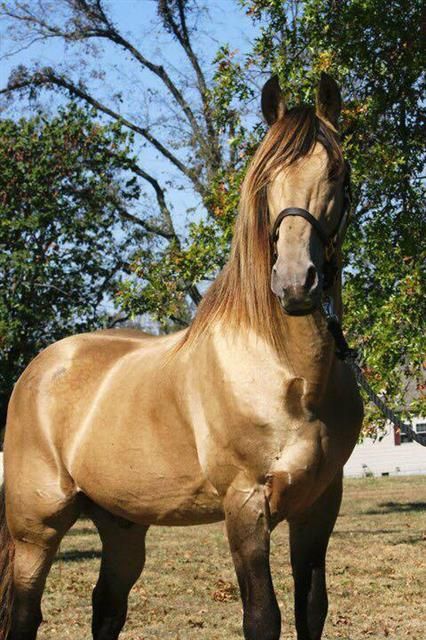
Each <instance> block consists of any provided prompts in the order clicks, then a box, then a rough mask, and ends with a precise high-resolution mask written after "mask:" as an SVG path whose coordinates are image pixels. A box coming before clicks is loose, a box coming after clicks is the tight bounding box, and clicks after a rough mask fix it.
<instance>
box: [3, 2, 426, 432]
mask: <svg viewBox="0 0 426 640" xmlns="http://www.w3.org/2000/svg"><path fill="white" fill-rule="evenodd" d="M240 5H241V6H242V7H244V9H245V11H246V13H247V14H248V16H249V17H250V18H251V19H252V20H253V23H254V25H255V27H256V29H257V36H256V38H255V39H254V41H253V45H252V48H251V51H249V53H248V54H247V55H241V54H239V52H238V51H235V50H234V49H232V47H231V46H229V45H227V44H225V43H224V44H223V45H222V46H220V48H219V50H218V51H217V55H216V57H215V60H214V63H213V68H210V67H209V66H206V65H205V64H203V60H202V57H201V56H200V55H199V54H198V53H197V50H198V51H199V50H201V47H202V42H201V36H200V34H199V33H198V32H197V29H196V23H197V18H198V17H199V14H200V11H202V10H203V6H204V5H202V4H201V5H197V4H196V2H191V1H190V0H159V1H158V3H157V7H158V15H159V19H160V22H161V25H162V28H163V30H164V32H165V33H167V34H168V35H169V37H170V38H171V40H172V41H173V42H174V43H175V45H177V46H178V47H179V49H180V51H181V52H182V54H183V55H184V57H185V60H186V63H187V64H186V67H185V70H186V71H185V73H176V70H175V68H174V66H173V64H172V62H171V61H164V63H162V64H158V63H157V62H156V61H154V59H153V58H151V57H150V56H149V55H148V53H147V52H146V51H145V45H144V43H142V45H141V46H138V47H137V46H136V44H135V43H134V42H131V41H130V39H129V38H126V37H124V35H123V34H122V33H121V32H120V31H119V29H118V27H117V26H116V25H115V24H114V23H113V21H112V19H111V18H110V13H109V11H108V5H107V4H106V3H104V2H102V0H84V1H83V0H62V1H61V2H60V3H55V12H50V11H49V10H48V3H46V2H43V3H42V2H38V1H36V0H33V2H30V3H28V2H25V3H24V2H13V3H7V2H6V6H5V9H4V10H3V14H4V16H5V17H6V18H7V19H8V20H9V21H10V24H11V28H12V29H14V30H15V37H19V40H20V42H22V43H24V45H25V44H27V43H28V44H29V43H30V41H31V40H32V39H34V38H37V39H42V40H46V39H48V38H57V39H61V40H63V41H65V42H67V43H68V44H69V46H70V47H72V46H73V47H75V48H77V49H80V50H82V48H83V47H86V58H87V57H88V56H87V52H88V53H89V54H90V51H91V50H90V48H89V49H88V48H87V47H88V45H89V44H90V45H91V46H94V45H95V44H96V46H99V43H105V44H106V43H108V45H109V46H112V47H115V48H116V49H117V51H123V52H126V53H127V54H128V55H129V56H130V58H131V59H133V60H134V61H135V63H136V64H137V65H138V68H139V70H140V74H141V78H142V79H143V83H144V84H145V85H146V86H148V87H149V88H150V91H151V94H150V95H151V99H150V107H151V110H152V109H153V108H154V109H155V108H157V107H158V112H159V113H160V117H159V118H158V119H157V120H154V121H152V120H151V121H150V118H149V111H148V112H147V113H146V114H142V115H144V116H145V118H144V119H142V121H141V114H140V113H139V114H138V113H133V114H132V115H129V114H128V113H124V111H123V109H122V107H121V106H120V105H121V103H120V96H118V97H117V99H116V101H115V102H114V103H113V101H112V100H108V99H105V100H104V99H103V98H102V99H101V98H99V97H98V96H97V94H96V90H97V88H96V84H95V83H94V80H93V78H92V77H91V75H90V73H89V72H88V70H87V67H86V71H85V72H81V73H80V75H79V76H76V75H75V72H74V71H73V70H72V69H71V68H70V67H69V68H60V67H59V66H58V67H57V68H42V67H41V66H37V67H35V68H32V69H28V68H22V67H20V68H17V69H16V70H15V72H14V73H13V74H12V76H11V77H10V79H9V84H8V87H7V88H5V89H4V90H3V92H4V94H5V95H10V96H12V95H14V94H16V93H18V94H22V92H25V91H27V92H28V91H29V92H32V93H33V94H34V93H37V92H39V91H40V90H41V89H42V88H45V89H49V90H54V91H61V92H64V91H65V92H66V93H67V94H71V95H72V96H73V97H75V98H78V99H80V100H83V101H84V102H86V103H88V104H90V105H93V106H96V107H97V108H98V109H99V110H100V111H101V112H102V113H104V114H105V115H106V116H108V117H110V118H112V119H113V120H114V121H116V122H120V123H121V124H122V125H123V126H124V127H127V129H129V130H130V131H132V132H134V133H135V136H136V140H138V139H139V140H141V141H144V144H149V145H151V146H152V147H153V148H154V149H156V151H157V152H158V154H159V156H160V157H162V158H163V159H164V160H165V161H166V162H167V163H169V165H170V167H172V168H173V170H174V172H175V173H174V187H177V186H181V187H187V186H188V185H190V186H191V188H192V189H193V191H194V193H195V194H197V196H198V197H199V201H200V206H202V207H203V208H204V210H205V213H206V215H205V217H204V218H203V219H202V220H201V222H193V223H192V224H189V225H188V227H187V233H186V235H184V236H183V237H179V236H178V234H177V233H176V229H175V226H174V224H173V222H174V220H173V215H172V209H171V206H170V198H169V195H168V193H167V190H166V188H165V186H164V184H162V185H161V186H160V181H159V180H158V177H157V176H155V177H154V176H153V175H151V174H148V173H147V172H146V169H145V168H144V169H141V167H140V164H141V161H142V164H143V151H142V153H141V154H140V159H139V165H136V164H135V166H134V167H133V170H134V171H135V175H137V177H138V179H139V178H140V179H142V180H148V181H149V182H150V184H151V186H153V187H154V189H155V193H156V194H157V199H158V214H157V216H156V224H157V231H158V232H159V233H161V232H165V233H163V242H162V243H161V244H160V246H159V250H158V251H157V252H156V254H155V256H153V255H152V254H149V253H147V252H146V251H141V252H139V255H137V256H135V259H134V261H133V269H134V277H133V278H131V279H129V280H128V281H127V283H124V285H123V287H122V289H121V294H120V301H121V304H122V305H123V307H124V308H125V309H127V310H128V311H130V312H133V313H143V312H146V311H148V312H150V313H151V314H152V315H153V316H154V317H155V318H157V319H158V320H160V321H164V322H167V321H168V319H169V318H170V317H171V316H173V317H174V318H175V320H176V321H177V322H178V323H182V322H185V321H186V320H187V319H188V317H189V315H190V314H191V313H192V311H193V309H194V305H195V304H197V302H198V301H199V299H200V292H199V288H198V285H199V283H200V282H203V281H204V282H208V281H209V280H210V279H211V278H212V277H214V275H215V273H216V272H217V270H218V269H219V268H220V267H221V266H222V264H223V262H224V260H225V258H226V255H227V250H228V247H229V241H230V237H231V235H232V224H233V220H234V218H235V214H236V210H237V204H238V197H239V187H240V184H241V181H242V179H243V176H244V172H245V168H246V166H247V163H248V161H249V159H250V157H251V154H252V152H253V150H254V149H255V147H256V145H257V143H258V141H259V140H260V138H261V137H262V135H263V133H264V128H263V125H262V123H261V122H260V120H259V113H258V109H257V101H258V95H259V85H260V84H261V83H262V82H263V80H264V79H266V77H267V76H268V75H269V74H271V73H272V72H275V73H278V75H279V77H280V81H281V85H282V87H283V89H284V91H285V92H286V93H288V95H289V96H291V98H292V99H293V100H295V101H297V100H302V101H311V100H312V98H313V94H312V92H313V88H314V86H315V83H316V79H317V77H318V75H319V73H320V72H321V71H328V72H329V73H331V74H332V75H334V76H335V77H336V79H337V80H338V81H339V82H340V84H341V86H342V89H343V94H344V98H345V109H344V112H343V122H342V129H343V137H344V145H345V153H346V156H347V157H348V159H349V160H350V161H351V164H352V167H353V181H354V187H355V189H354V191H355V199H356V203H357V216H356V219H355V220H354V222H353V224H352V227H351V229H350V232H349V235H348V240H347V243H346V251H347V262H348V263H349V264H350V268H349V269H347V270H346V272H345V281H346V286H345V305H346V315H345V327H346V328H347V329H348V332H349V334H350V338H351V341H352V343H354V344H355V345H356V346H358V347H359V349H360V350H361V353H362V357H363V359H364V360H365V362H366V371H367V373H369V372H370V377H371V380H372V382H373V383H374V384H375V386H376V389H377V390H380V391H382V392H383V393H384V394H385V395H386V397H387V398H388V399H390V398H392V399H393V402H394V404H395V406H396V407H398V408H400V407H404V406H405V407H407V408H408V406H409V404H410V403H408V402H407V401H406V398H405V397H404V389H405V387H406V384H405V383H406V381H407V380H411V381H413V380H414V381H415V382H416V385H417V387H418V389H420V387H421V385H422V380H421V376H422V362H421V359H422V353H423V351H424V343H423V338H422V332H420V331H419V330H418V328H419V325H420V324H421V322H422V318H423V317H424V315H425V314H424V303H423V301H422V298H421V296H420V289H421V282H422V277H423V274H422V272H421V264H422V258H423V257H424V255H422V253H421V246H422V243H421V239H422V235H423V234H424V217H423V215H422V211H423V209H422V204H423V201H424V192H423V191H422V190H421V181H420V177H421V172H422V170H423V166H424V156H422V153H421V150H422V146H421V145H422V139H421V128H420V122H421V116H422V102H421V93H420V92H421V39H420V28H421V24H422V17H421V16H422V6H421V3H420V1H419V0H414V1H411V0H410V1H409V0H397V1H395V2H392V3H390V4H389V5H387V7H386V11H384V10H383V3H382V2H381V1H380V0H339V2H337V1H336V0H303V1H302V0H289V1H287V2H282V1H281V0H241V2H240ZM58 6H60V7H61V9H62V13H61V12H59V11H58ZM52 16H54V17H52ZM94 68H96V65H95V66H94V67H92V70H93V69H94ZM147 74H149V78H151V79H152V82H151V81H150V80H149V79H148V75H147ZM92 75H93V74H92ZM159 87H161V89H159ZM120 90H121V92H122V93H124V92H126V91H128V90H129V87H126V86H122V87H120ZM164 105H165V106H164ZM170 116H171V117H170ZM141 122H142V123H141ZM175 125H177V126H175ZM415 395H416V399H415V402H414V404H413V403H411V407H412V408H413V409H416V410H419V403H418V399H417V395H418V394H415ZM371 418H372V422H371V424H377V415H375V414H373V415H372V416H371Z"/></svg>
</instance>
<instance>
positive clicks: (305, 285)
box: [271, 264, 322, 316]
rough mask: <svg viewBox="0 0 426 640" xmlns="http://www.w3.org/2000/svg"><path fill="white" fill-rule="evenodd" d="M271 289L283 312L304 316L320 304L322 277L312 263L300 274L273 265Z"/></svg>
mask: <svg viewBox="0 0 426 640" xmlns="http://www.w3.org/2000/svg"><path fill="white" fill-rule="evenodd" d="M271 289H272V291H273V293H274V294H275V295H276V296H277V298H278V299H279V301H280V303H281V306H282V308H283V310H284V312H285V313H287V314H288V315H292V316H304V315H308V314H310V313H313V311H315V310H316V309H317V308H318V307H319V304H320V301H321V292H322V278H321V276H320V274H319V273H318V270H317V269H316V267H315V266H314V265H313V264H310V265H309V266H308V268H307V269H306V271H304V272H303V273H302V274H300V275H297V274H294V273H292V274H286V273H285V271H284V272H280V270H278V268H277V266H276V265H274V267H273V269H272V274H271Z"/></svg>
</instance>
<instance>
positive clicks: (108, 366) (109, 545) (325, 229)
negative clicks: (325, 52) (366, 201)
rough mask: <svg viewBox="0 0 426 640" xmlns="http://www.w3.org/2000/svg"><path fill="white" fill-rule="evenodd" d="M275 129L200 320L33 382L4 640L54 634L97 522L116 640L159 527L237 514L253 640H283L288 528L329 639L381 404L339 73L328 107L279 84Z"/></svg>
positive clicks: (67, 345)
mask: <svg viewBox="0 0 426 640" xmlns="http://www.w3.org/2000/svg"><path fill="white" fill-rule="evenodd" d="M261 105H262V111H263V114H264V117H265V119H266V122H267V124H268V125H269V126H268V129H267V132H266V134H265V137H264V139H263V141H262V142H261V144H260V146H259V148H258V150H257V152H256V153H255V155H254V157H253V158H252V160H251V162H250V164H249V167H248V170H247V174H246V177H245V180H244V183H243V186H242V189H241V198H240V207H239V214H238V216H237V220H236V224H235V230H234V236H233V242H232V246H231V252H230V258H229V261H228V262H227V264H226V265H225V267H224V269H223V271H222V272H221V273H220V274H219V276H218V277H217V279H216V280H215V281H214V282H213V284H212V285H211V287H210V288H209V289H208V291H207V292H206V293H205V295H204V298H203V300H202V302H201V304H200V307H199V309H198V311H197V313H196V315H195V318H194V320H193V322H192V324H191V325H190V327H189V328H187V329H185V330H183V331H180V332H177V333H174V334H170V335H166V336H159V337H158V336H157V337H153V336H150V335H148V334H145V333H142V332H138V331H135V330H130V329H123V330H118V329H117V330H105V331H98V332H94V333H88V334H80V335H75V336H71V337H67V338H65V339H63V340H61V341H59V342H56V343H55V344H53V345H51V346H49V347H48V348H47V349H45V350H44V351H43V352H42V353H41V354H39V355H38V356H37V357H36V358H35V359H34V360H33V361H32V362H31V363H30V364H29V366H28V367H27V369H26V370H25V372H24V373H23V374H22V376H21V377H20V379H19V380H18V382H17V384H16V385H15V388H14V391H13V394H12V397H11V400H10V403H9V408H8V417H7V427H6V436H5V443H4V462H5V484H4V490H3V495H2V509H3V514H2V551H1V563H2V567H1V572H0V575H1V594H2V605H1V607H2V614H1V621H2V622H1V628H2V636H1V637H2V638H6V637H7V638H8V640H35V638H36V636H37V630H38V627H39V625H40V622H41V620H42V614H41V598H42V594H43V589H44V585H45V581H46V577H47V575H48V572H49V569H50V566H51V563H52V561H53V559H54V556H55V553H56V551H57V549H58V546H59V544H60V542H61V539H62V537H63V536H64V534H65V533H66V532H67V531H68V529H69V528H70V527H71V526H72V525H73V524H74V523H75V522H76V520H77V518H78V517H79V515H80V514H82V513H85V514H87V515H88V516H89V517H90V518H91V519H92V520H93V522H94V523H95V525H96V527H97V529H98V532H99V535H100V538H101V542H102V557H101V566H100V573H99V578H98V581H97V584H96V586H95V588H94V591H93V616H92V634H93V638H94V640H115V639H116V638H118V636H119V634H120V631H121V629H122V627H123V625H124V623H125V620H126V613H127V599H128V594H129V592H130V589H131V588H132V586H133V585H134V583H135V582H136V580H137V579H138V577H139V575H140V574H141V572H142V570H143V567H144V561H145V544H144V541H145V536H146V532H147V530H148V528H149V527H150V526H152V525H169V526H182V525H194V524H200V525H201V524H205V523H212V522H216V521H221V520H225V525H226V532H227V537H228V540H229V547H230V551H231V554H232V558H233V562H234V566H235V571H236V576H237V580H238V583H239V588H240V593H241V600H242V605H243V633H244V637H245V639H246V640H278V638H279V637H280V632H281V615H280V609H279V607H278V604H277V600H276V596H275V592H274V587H273V582H272V577H271V571H270V565H269V551H270V536H271V533H272V531H273V529H274V528H275V527H276V526H277V525H278V524H279V523H280V522H282V521H283V520H287V521H288V523H289V539H290V557H291V566H292V573H293V577H294V588H295V619H296V630H297V638H298V640H319V639H320V638H321V636H322V631H323V626H324V623H325V619H326V614H327V589H326V578H325V557H326V551H327V545H328V541H329V537H330V534H331V532H332V530H333V527H334V524H335V521H336V518H337V515H338V511H339V508H340V502H341V495H342V475H343V471H342V470H343V465H344V464H345V462H346V460H347V459H348V457H349V455H350V453H351V451H352V449H353V447H354V446H355V444H356V441H357V438H358V435H359V432H360V428H361V423H362V417H363V407H362V402H361V399H360V396H359V392H358V388H357V384H356V381H355V379H354V376H353V374H352V372H351V370H350V369H349V367H348V366H347V365H346V364H345V363H344V362H342V361H341V360H340V359H339V358H337V357H336V353H335V347H334V343H333V338H332V336H331V335H330V332H329V331H328V330H327V322H326V319H325V317H324V315H323V313H322V300H323V295H324V294H325V293H326V294H327V296H329V297H332V299H333V300H334V305H335V309H336V313H337V314H338V315H339V317H341V313H342V303H341V286H342V285H341V264H342V252H341V244H342V240H343V236H344V232H345V227H346V221H347V215H346V209H347V192H348V180H349V178H348V165H347V163H346V162H345V160H344V158H343V153H342V148H341V143H340V138H339V134H338V128H337V127H338V118H339V114H340V111H341V96H340V90H339V88H338V86H337V84H336V82H335V81H334V80H333V79H332V78H331V77H330V76H328V75H326V74H322V75H321V79H320V81H319V84H318V86H317V89H316V102H315V106H309V105H305V104H299V105H297V106H294V107H292V108H289V107H287V105H286V101H285V99H284V97H283V94H282V92H281V89H280V86H279V83H278V80H277V78H276V77H273V78H271V79H270V80H268V82H267V83H266V84H265V86H264V87H263V89H262V95H261Z"/></svg>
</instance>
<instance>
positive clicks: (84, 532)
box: [67, 527, 98, 537]
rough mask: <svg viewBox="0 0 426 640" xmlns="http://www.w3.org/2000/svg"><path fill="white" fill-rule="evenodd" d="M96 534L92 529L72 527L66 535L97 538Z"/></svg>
mask: <svg viewBox="0 0 426 640" xmlns="http://www.w3.org/2000/svg"><path fill="white" fill-rule="evenodd" d="M97 535H98V532H97V531H96V529H94V528H93V527H92V528H90V527H75V528H74V527H73V528H72V529H70V530H69V531H68V533H67V536H71V537H73V536H97Z"/></svg>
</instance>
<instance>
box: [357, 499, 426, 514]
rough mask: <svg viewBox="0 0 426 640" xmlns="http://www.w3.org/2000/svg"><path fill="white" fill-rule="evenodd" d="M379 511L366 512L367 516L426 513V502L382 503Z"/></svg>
mask: <svg viewBox="0 0 426 640" xmlns="http://www.w3.org/2000/svg"><path fill="white" fill-rule="evenodd" d="M378 506H379V507H380V508H379V509H369V510H368V511H364V514H365V515H368V516H378V515H381V514H383V513H409V512H410V511H426V502H380V503H379V505H378Z"/></svg>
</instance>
